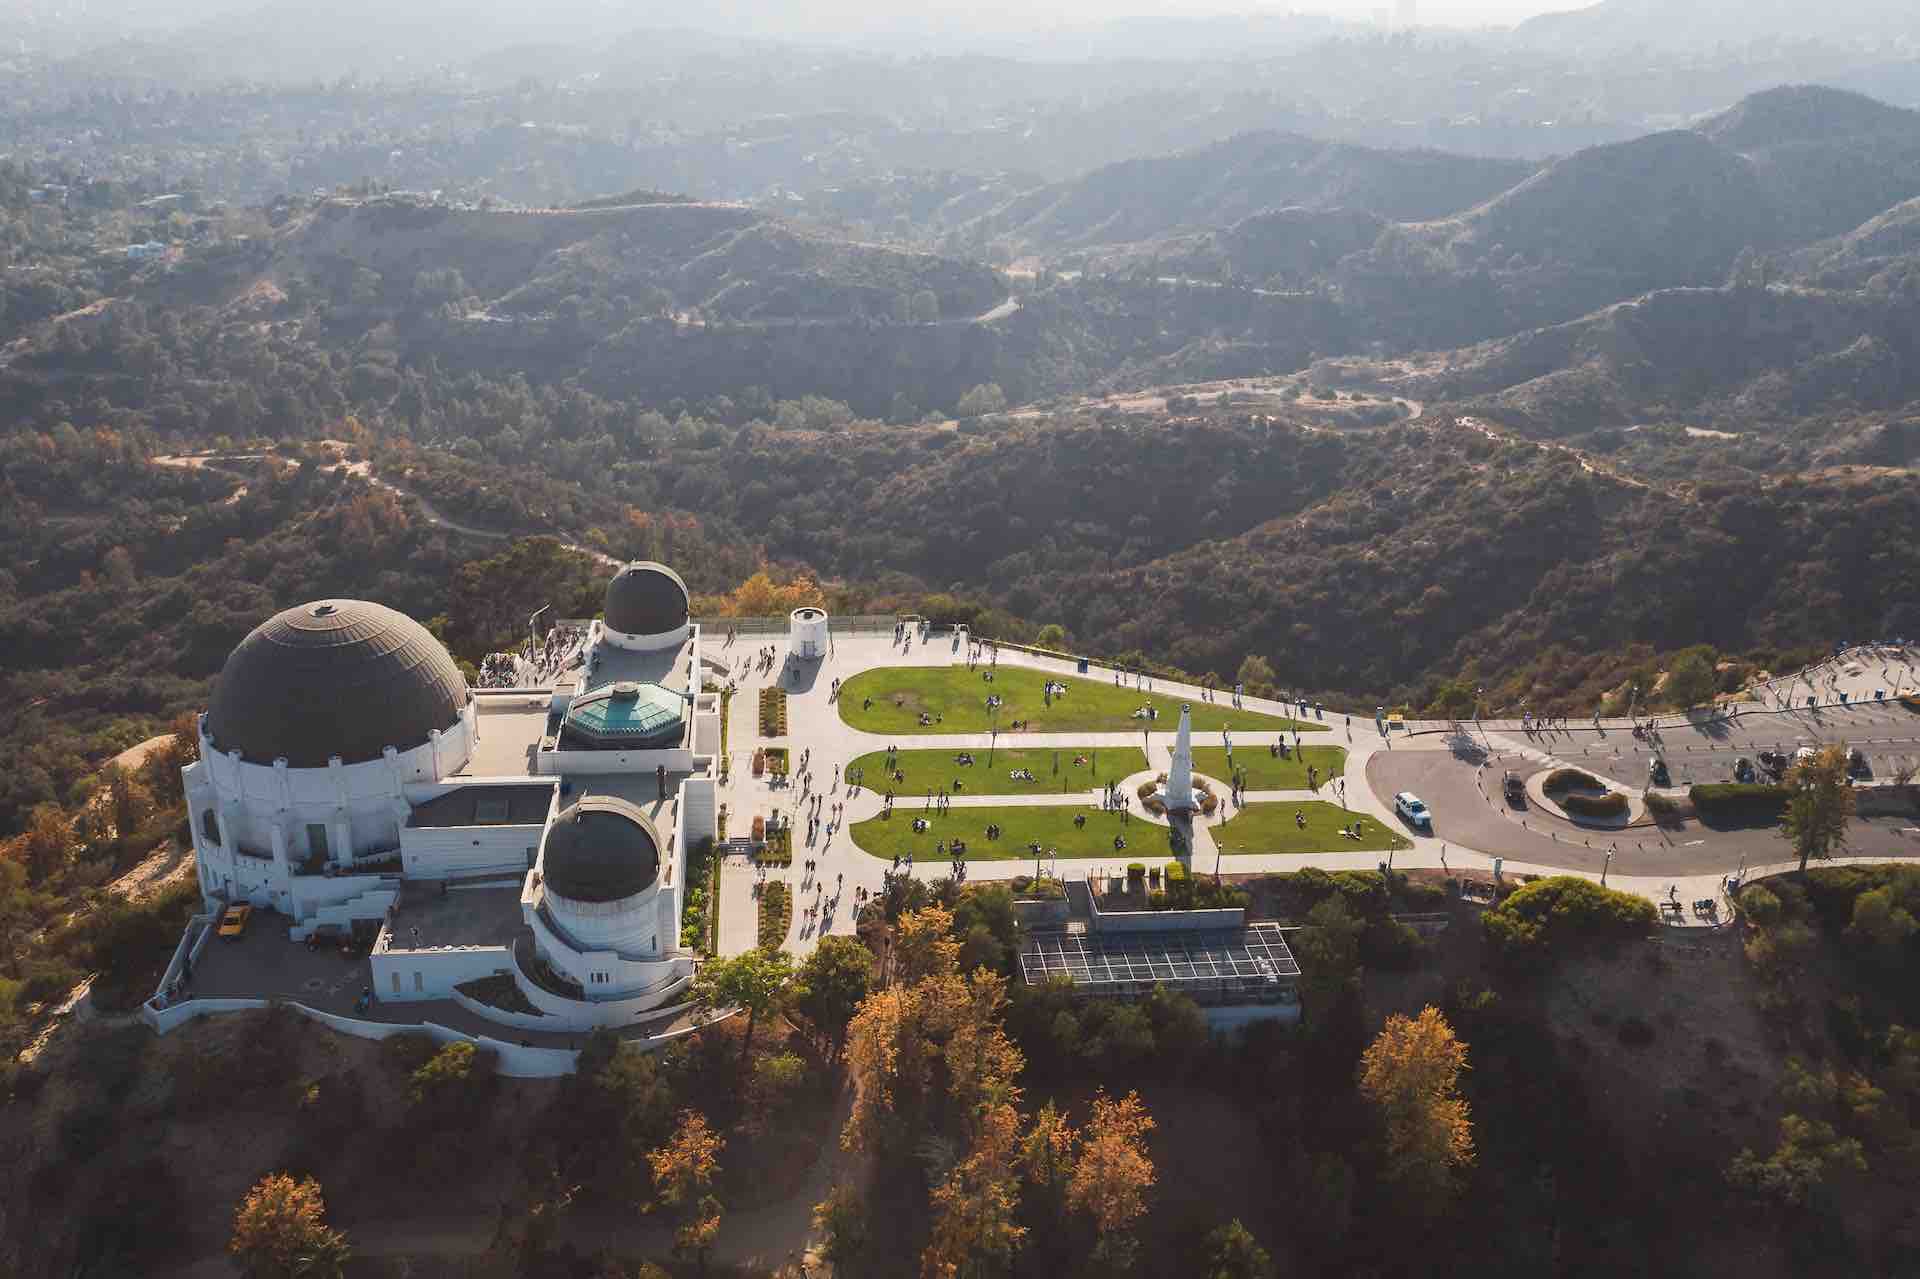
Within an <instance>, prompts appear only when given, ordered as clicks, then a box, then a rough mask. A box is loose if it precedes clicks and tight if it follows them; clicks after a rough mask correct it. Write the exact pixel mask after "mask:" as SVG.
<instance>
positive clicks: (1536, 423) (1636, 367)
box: [1327, 286, 1920, 435]
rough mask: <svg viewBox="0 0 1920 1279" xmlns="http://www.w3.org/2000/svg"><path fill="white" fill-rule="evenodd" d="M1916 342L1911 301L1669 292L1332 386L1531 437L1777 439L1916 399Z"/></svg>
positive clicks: (1363, 369) (1333, 369)
mask: <svg viewBox="0 0 1920 1279" xmlns="http://www.w3.org/2000/svg"><path fill="white" fill-rule="evenodd" d="M1917 333H1920V301H1917V300H1916V299H1914V298H1913V297H1912V296H1911V295H1909V296H1907V297H1904V298H1901V297H1893V296H1887V295H1884V294H1881V295H1868V294H1864V293H1851V292H1827V291H1822V290H1813V289H1803V288H1796V287H1789V286H1777V287H1773V288H1767V289H1762V288H1757V287H1745V288H1715V289H1664V290H1660V291H1658V292H1654V293H1649V294H1647V295H1645V296H1644V297H1641V298H1639V299H1637V300H1635V301H1632V302H1624V303H1619V304H1617V305H1614V306H1610V307H1607V308H1605V309H1603V310H1601V311H1598V312H1595V313H1593V314H1591V315H1588V316H1584V317H1582V318H1581V319H1579V320H1575V321H1572V322H1569V323H1566V324H1560V325H1554V326H1550V327H1546V328H1540V329H1535V330H1532V331H1530V332H1527V333H1523V334H1519V335H1516V336H1514V337H1510V338H1500V339H1496V340H1494V341H1491V342H1486V343H1482V344H1480V345H1478V346H1474V347H1470V348H1466V349H1463V350H1458V351H1453V352H1449V353H1446V354H1443V355H1439V356H1437V357H1434V358H1433V359H1432V360H1431V362H1430V364H1429V367H1427V368H1425V369H1423V370H1421V371H1418V372H1414V373H1411V374H1409V373H1406V372H1404V371H1402V370H1399V369H1391V370H1388V369H1383V368H1381V367H1379V366H1369V365H1368V364H1367V363H1366V362H1364V361H1342V362H1338V364H1337V366H1330V367H1329V369H1328V370H1327V372H1328V375H1329V376H1330V377H1331V378H1332V379H1333V380H1335V381H1341V380H1346V381H1356V382H1367V381H1373V380H1379V381H1382V382H1383V384H1384V385H1387V386H1390V387H1391V388H1392V389H1393V390H1394V391H1395V392H1396V393H1398V394H1402V395H1406V396H1409V397H1412V398H1416V399H1422V400H1427V401H1433V402H1441V403H1450V404H1455V405H1458V406H1460V407H1462V408H1463V409H1464V410H1468V411H1473V412H1479V413H1484V414H1487V415H1489V416H1492V417H1494V418H1496V419H1497V420H1499V421H1500V422H1502V423H1504V424H1506V425H1509V426H1512V427H1514V428H1515V429H1519V430H1523V431H1525V432H1527V433H1528V434H1534V435H1570V434H1575V433H1579V432H1583V431H1589V430H1593V429H1595V428H1598V427H1604V426H1625V425H1629V424H1631V423H1635V422H1642V421H1650V420H1680V421H1697V422H1702V423H1715V424H1719V423H1726V424H1729V425H1738V426H1740V427H1743V428H1747V429H1752V428H1755V427H1772V428H1773V429H1776V430H1777V429H1781V428H1783V427H1784V426H1785V425H1786V424H1788V423H1791V422H1792V421H1794V420H1796V419H1798V418H1800V417H1803V416H1806V415H1808V414H1812V413H1817V412H1821V411H1824V410H1830V409H1834V408H1838V407H1848V408H1860V409H1876V408H1878V409H1885V408H1894V407H1898V406H1900V405H1903V404H1906V403H1908V402H1909V401H1912V400H1916V399H1920V374H1916V371H1915V370H1916V364H1915V361H1916V359H1917V358H1920V340H1917V339H1916V334H1917ZM1383 374H1384V376H1383Z"/></svg>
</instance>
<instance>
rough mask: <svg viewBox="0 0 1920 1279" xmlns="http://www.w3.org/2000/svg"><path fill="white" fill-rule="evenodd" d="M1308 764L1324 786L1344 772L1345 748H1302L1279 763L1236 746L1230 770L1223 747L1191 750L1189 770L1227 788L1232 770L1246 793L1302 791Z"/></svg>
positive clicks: (1262, 751)
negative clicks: (1243, 779) (1244, 780)
mask: <svg viewBox="0 0 1920 1279" xmlns="http://www.w3.org/2000/svg"><path fill="white" fill-rule="evenodd" d="M1303 756H1304V758H1302V757H1303ZM1309 764H1313V765H1315V766H1316V767H1318V768H1319V770H1320V784H1321V785H1322V786H1325V785H1326V784H1327V780H1328V779H1329V778H1332V777H1338V776H1340V774H1341V771H1342V770H1343V769H1345V768H1346V766H1347V751H1346V748H1345V747H1343V746H1302V747H1301V748H1300V749H1299V750H1297V751H1294V752H1293V757H1292V758H1291V759H1281V758H1280V757H1279V756H1277V755H1269V754H1267V748H1266V747H1264V746H1239V747H1235V748H1234V752H1233V764H1232V766H1229V765H1228V763H1227V751H1226V748H1225V747H1223V746H1196V747H1194V748H1193V766H1194V768H1195V769H1196V770H1197V771H1199V772H1202V773H1205V774H1206V775H1207V776H1208V777H1211V778H1213V779H1215V780H1216V781H1222V782H1225V783H1227V784H1228V785H1229V786H1231V785H1232V784H1233V769H1234V768H1235V767H1237V768H1238V769H1239V770H1240V771H1241V772H1243V773H1245V774H1246V775H1247V789H1248V790H1305V789H1307V765H1309ZM1348 842H1349V843H1351V842H1352V841H1351V840H1349V841H1348Z"/></svg>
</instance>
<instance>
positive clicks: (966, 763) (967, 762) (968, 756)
mask: <svg viewBox="0 0 1920 1279" xmlns="http://www.w3.org/2000/svg"><path fill="white" fill-rule="evenodd" d="M953 762H954V763H956V764H958V765H960V766H961V767H962V768H971V767H973V752H972V751H961V752H960V753H959V754H958V755H955V756H954V757H953Z"/></svg>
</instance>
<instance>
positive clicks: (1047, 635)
mask: <svg viewBox="0 0 1920 1279" xmlns="http://www.w3.org/2000/svg"><path fill="white" fill-rule="evenodd" d="M1071 640H1072V636H1070V635H1068V634H1067V628H1066V627H1064V626H1062V625H1060V623H1058V622H1048V623H1047V624H1046V625H1045V626H1042V627H1041V628H1040V630H1039V632H1038V633H1036V634H1035V635H1034V637H1033V644H1034V647H1035V648H1050V649H1052V650H1053V651H1055V652H1059V651H1060V650H1061V649H1064V648H1065V647H1066V646H1067V644H1068V643H1069V642H1071Z"/></svg>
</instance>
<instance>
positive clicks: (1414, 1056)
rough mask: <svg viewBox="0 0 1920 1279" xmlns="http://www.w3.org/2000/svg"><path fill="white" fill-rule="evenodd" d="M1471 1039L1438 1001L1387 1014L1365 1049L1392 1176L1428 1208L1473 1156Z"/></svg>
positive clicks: (1365, 1074)
mask: <svg viewBox="0 0 1920 1279" xmlns="http://www.w3.org/2000/svg"><path fill="white" fill-rule="evenodd" d="M1466 1068H1467V1046H1466V1045H1465V1044H1463V1043H1461V1042H1460V1040H1459V1038H1458V1037H1457V1036H1455V1035H1454V1033H1453V1027H1452V1026H1450V1025H1448V1024H1447V1019H1446V1018H1445V1017H1443V1016H1441V1015H1440V1010H1439V1009H1438V1008H1433V1007H1428V1008H1425V1009H1423V1010H1421V1013H1420V1015H1419V1016H1418V1017H1406V1016H1403V1015H1401V1014H1399V1013H1395V1014H1394V1015H1393V1016H1391V1017H1389V1018H1387V1024H1386V1025H1385V1026H1384V1027H1382V1028H1381V1031H1380V1033H1379V1035H1378V1036H1376V1037H1375V1038H1374V1041H1373V1042H1372V1043H1371V1044H1369V1045H1367V1050H1366V1052H1365V1053H1363V1054H1362V1055H1361V1057H1360V1091H1361V1093H1362V1094H1363V1095H1364V1096H1365V1097H1366V1098H1367V1100H1368V1101H1370V1102H1372V1103H1373V1105H1374V1109H1375V1110H1377V1111H1378V1112H1379V1115H1380V1120H1381V1124H1382V1126H1383V1128H1384V1129H1385V1132H1386V1143H1387V1150H1386V1154H1387V1169H1388V1176H1389V1177H1390V1178H1391V1179H1392V1180H1393V1181H1394V1182H1395V1183H1397V1184H1398V1185H1400V1186H1401V1187H1402V1188H1403V1189H1405V1190H1406V1191H1408V1192H1409V1193H1410V1194H1411V1195H1412V1197H1413V1201H1414V1203H1415V1205H1416V1206H1417V1207H1418V1208H1419V1209H1420V1210H1421V1211H1423V1212H1434V1211H1437V1210H1438V1209H1439V1208H1440V1207H1441V1206H1442V1205H1444V1204H1445V1203H1446V1201H1447V1199H1448V1197H1449V1196H1450V1195H1451V1194H1452V1193H1453V1190H1454V1189H1455V1186H1456V1184H1457V1179H1458V1176H1459V1172H1460V1170H1462V1169H1464V1168H1466V1167H1467V1166H1469V1165H1470V1164H1472V1163H1473V1121H1472V1119H1471V1118H1470V1117H1469V1115H1468V1111H1467V1103H1466V1101H1465V1100H1464V1099H1463V1098H1462V1097H1461V1096H1460V1072H1461V1071H1462V1070H1465V1069H1466Z"/></svg>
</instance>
